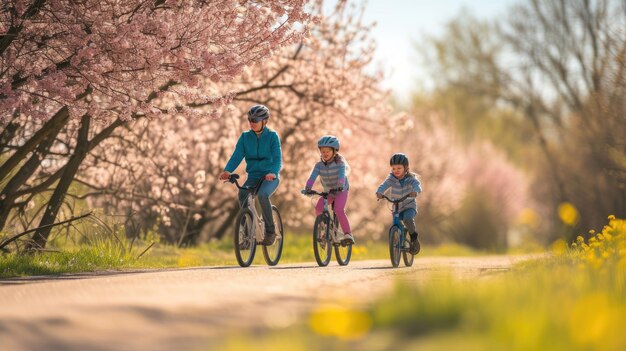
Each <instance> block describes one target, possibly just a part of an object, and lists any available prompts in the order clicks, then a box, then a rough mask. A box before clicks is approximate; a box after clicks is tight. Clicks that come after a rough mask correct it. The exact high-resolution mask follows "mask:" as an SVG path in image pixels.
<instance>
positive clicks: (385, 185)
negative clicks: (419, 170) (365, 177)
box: [376, 173, 422, 212]
mask: <svg viewBox="0 0 626 351" xmlns="http://www.w3.org/2000/svg"><path fill="white" fill-rule="evenodd" d="M389 188H391V194H390V195H391V196H390V197H391V198H394V199H399V198H401V197H403V196H404V195H406V194H409V193H411V192H413V191H414V192H416V193H418V194H419V193H421V192H422V184H421V183H420V181H419V180H417V178H415V176H414V175H413V174H411V173H409V174H407V175H406V176H404V178H402V179H398V178H396V176H394V175H393V173H389V175H388V176H387V179H385V181H384V182H382V183H380V185H379V186H378V189H377V190H376V192H377V193H380V194H382V193H384V192H385V191H386V190H387V189H389ZM409 208H414V209H415V210H416V211H417V202H416V201H415V198H412V197H410V198H408V199H406V200H404V201H402V202H401V203H400V207H399V211H400V212H402V211H404V210H406V209H409Z"/></svg>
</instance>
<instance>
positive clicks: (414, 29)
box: [356, 0, 518, 101]
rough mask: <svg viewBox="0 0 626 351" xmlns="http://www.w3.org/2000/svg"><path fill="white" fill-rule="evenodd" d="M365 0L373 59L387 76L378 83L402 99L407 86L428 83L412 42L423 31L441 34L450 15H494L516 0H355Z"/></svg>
mask: <svg viewBox="0 0 626 351" xmlns="http://www.w3.org/2000/svg"><path fill="white" fill-rule="evenodd" d="M356 1H357V2H365V3H366V9H365V14H364V19H365V22H366V23H368V22H373V21H375V22H377V26H376V27H375V28H374V30H373V31H372V35H373V37H374V39H375V40H376V43H377V50H376V54H375V61H376V63H377V64H380V65H382V67H383V69H384V71H385V72H386V75H387V79H386V80H385V81H384V82H383V83H382V86H383V87H385V88H391V89H392V90H393V91H394V94H395V95H396V96H397V97H398V98H399V99H400V101H404V100H405V99H407V98H408V96H409V92H410V91H411V90H414V89H417V88H418V87H420V86H428V84H429V83H428V81H427V79H426V77H425V76H424V73H423V71H421V70H420V63H419V60H418V57H419V56H418V54H417V51H416V49H415V46H414V43H416V42H419V41H420V39H421V38H422V36H423V35H424V34H427V35H437V34H441V33H442V31H443V28H444V26H445V24H446V22H448V21H449V20H450V19H452V18H454V17H456V16H457V15H459V14H460V13H461V11H469V12H470V13H471V14H473V15H474V16H475V17H477V18H480V19H496V18H498V17H499V16H502V15H503V14H505V13H506V9H507V8H508V7H509V6H511V5H513V4H514V3H516V2H518V0H431V1H426V0H356Z"/></svg>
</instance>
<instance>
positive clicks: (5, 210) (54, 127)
mask: <svg viewBox="0 0 626 351" xmlns="http://www.w3.org/2000/svg"><path fill="white" fill-rule="evenodd" d="M62 110H63V109H62ZM57 116H60V117H57ZM59 118H60V119H59ZM53 119H55V121H53V122H52V123H51V124H50V125H48V123H46V126H44V128H45V129H46V130H47V131H46V133H44V134H45V137H44V138H43V139H42V140H40V141H39V140H38V142H39V145H38V146H37V148H36V149H35V152H34V153H33V155H32V156H31V157H30V159H28V161H26V163H24V165H23V166H22V167H21V168H20V169H19V171H17V173H16V174H15V175H14V176H13V177H12V178H11V180H9V182H8V183H7V184H6V185H5V187H4V188H3V189H2V190H1V191H0V199H1V200H2V201H0V230H1V229H3V228H4V226H5V224H6V221H7V219H8V218H9V213H10V212H11V209H12V208H13V205H14V204H15V200H16V199H17V198H18V197H19V194H18V193H17V192H18V190H19V189H20V187H21V186H22V185H24V183H26V181H28V179H29V178H30V177H31V176H32V175H33V174H34V173H35V171H36V170H37V169H38V168H39V165H40V164H41V159H42V156H43V155H46V154H47V153H48V150H49V149H50V147H51V146H52V144H53V143H54V140H55V139H56V136H57V135H58V134H59V132H60V131H61V129H62V128H63V126H64V125H65V124H66V123H67V121H68V119H69V114H68V113H67V108H65V113H64V114H63V113H57V115H56V116H55V117H53ZM51 121H52V119H51ZM49 122H50V121H49ZM33 138H35V137H33ZM33 138H31V140H32V139H33ZM29 142H30V141H29ZM27 144H28V142H27ZM24 146H26V144H25V145H24ZM20 149H21V148H20ZM20 153H21V152H20ZM16 154H17V153H16ZM22 154H24V155H26V153H22ZM14 155H15V154H14ZM20 161H21V160H20ZM3 166H4V165H3Z"/></svg>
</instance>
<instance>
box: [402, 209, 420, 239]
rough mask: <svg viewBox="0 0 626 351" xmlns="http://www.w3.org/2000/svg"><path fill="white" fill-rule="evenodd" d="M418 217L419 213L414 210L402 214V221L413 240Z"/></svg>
mask: <svg viewBox="0 0 626 351" xmlns="http://www.w3.org/2000/svg"><path fill="white" fill-rule="evenodd" d="M416 215H417V211H415V209H414V208H408V209H406V210H404V211H402V212H401V213H400V219H401V220H402V223H404V226H405V227H406V231H407V234H410V235H411V238H413V233H415V216H416Z"/></svg>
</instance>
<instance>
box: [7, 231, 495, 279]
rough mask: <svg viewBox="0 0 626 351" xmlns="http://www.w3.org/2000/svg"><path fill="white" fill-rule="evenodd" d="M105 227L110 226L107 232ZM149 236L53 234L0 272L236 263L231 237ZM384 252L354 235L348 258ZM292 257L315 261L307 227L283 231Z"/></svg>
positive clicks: (464, 251) (448, 250) (448, 247)
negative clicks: (43, 247)
mask: <svg viewBox="0 0 626 351" xmlns="http://www.w3.org/2000/svg"><path fill="white" fill-rule="evenodd" d="M111 232H114V231H110V232H109V233H111ZM153 240H156V236H152V237H148V238H145V239H144V240H137V241H136V242H134V243H131V242H130V241H128V240H124V239H123V233H117V234H116V235H113V234H103V232H99V233H97V234H91V235H89V236H85V235H83V236H82V237H81V240H78V242H76V240H71V239H70V238H68V237H58V238H56V239H55V240H53V241H51V242H50V245H49V247H53V248H57V249H55V250H54V251H53V252H43V253H40V254H36V255H16V254H8V255H0V278H8V277H16V276H30V275H55V274H62V273H79V272H94V271H105V270H129V269H160V268H182V267H196V266H219V265H224V266H229V265H237V261H236V259H235V255H234V252H233V245H232V238H231V237H227V238H224V239H222V240H217V241H212V242H210V243H207V244H202V245H200V246H197V247H187V248H178V247H176V246H173V245H167V244H161V243H158V242H156V243H155V244H154V245H153V246H151V247H150V248H149V250H148V251H146V252H145V253H144V254H143V255H142V253H143V251H144V250H145V249H146V248H148V247H149V246H150V245H151V243H152V242H153ZM357 240H358V238H357ZM480 254H483V253H481V252H478V251H475V250H471V249H469V248H467V247H464V246H461V245H458V244H445V245H440V246H436V247H435V246H433V247H429V246H424V247H423V248H422V252H421V253H420V255H422V256H474V255H480ZM140 255H141V257H139V256H140ZM388 257H389V253H388V247H387V242H386V241H384V240H378V241H372V240H358V241H357V245H355V246H354V248H353V252H352V260H368V259H388ZM298 262H315V258H314V256H313V248H312V245H311V237H310V235H309V234H308V233H306V234H294V233H287V235H286V238H285V244H284V247H283V255H282V257H281V260H280V264H289V263H298ZM253 264H255V265H265V261H264V259H263V253H262V251H261V247H257V253H256V256H255V259H254V262H253Z"/></svg>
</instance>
